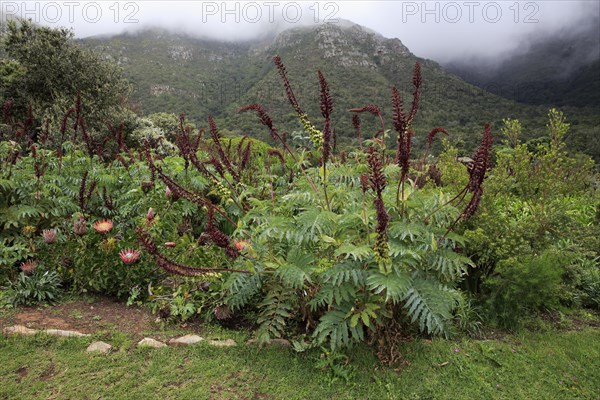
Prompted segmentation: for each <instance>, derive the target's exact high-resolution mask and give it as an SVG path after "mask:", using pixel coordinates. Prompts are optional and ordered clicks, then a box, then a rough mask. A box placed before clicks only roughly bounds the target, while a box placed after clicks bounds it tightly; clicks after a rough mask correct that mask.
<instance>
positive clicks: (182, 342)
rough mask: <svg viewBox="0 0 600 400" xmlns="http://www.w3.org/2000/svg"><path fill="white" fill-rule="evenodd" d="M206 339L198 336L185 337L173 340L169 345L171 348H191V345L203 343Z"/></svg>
mask: <svg viewBox="0 0 600 400" xmlns="http://www.w3.org/2000/svg"><path fill="white" fill-rule="evenodd" d="M203 340H204V338H203V337H200V336H198V335H185V336H182V337H178V338H173V339H171V340H169V344H170V345H171V346H189V345H191V344H196V343H198V342H201V341H203Z"/></svg>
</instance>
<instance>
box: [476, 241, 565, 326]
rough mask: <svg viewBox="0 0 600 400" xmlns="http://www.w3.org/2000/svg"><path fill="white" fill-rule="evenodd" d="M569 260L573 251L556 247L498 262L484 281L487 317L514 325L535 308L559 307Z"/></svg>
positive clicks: (500, 322) (536, 309)
mask: <svg viewBox="0 0 600 400" xmlns="http://www.w3.org/2000/svg"><path fill="white" fill-rule="evenodd" d="M570 262H571V256H570V255H568V254H567V255H565V254H564V253H562V252H558V251H556V250H547V251H545V252H544V253H542V254H540V255H537V256H519V257H518V258H517V257H510V258H508V259H506V260H502V261H501V262H499V263H498V265H497V266H496V269H495V273H494V274H493V275H491V276H489V277H487V278H486V279H485V280H484V282H483V288H482V291H483V298H484V299H485V302H486V303H485V304H486V308H487V316H488V318H490V319H491V320H492V322H495V323H496V324H498V325H499V326H502V327H505V328H514V327H517V326H519V323H520V321H521V320H522V318H523V317H525V316H527V315H530V314H531V313H533V312H536V311H543V310H552V309H556V308H557V307H558V306H559V304H560V293H561V282H562V276H563V274H564V273H565V268H566V266H567V265H569V263H570Z"/></svg>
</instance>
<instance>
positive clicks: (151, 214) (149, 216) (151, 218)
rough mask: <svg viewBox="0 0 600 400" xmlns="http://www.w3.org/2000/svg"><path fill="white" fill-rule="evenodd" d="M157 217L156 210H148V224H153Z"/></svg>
mask: <svg viewBox="0 0 600 400" xmlns="http://www.w3.org/2000/svg"><path fill="white" fill-rule="evenodd" d="M155 216H156V214H155V213H154V210H153V209H152V207H150V208H149V209H148V212H147V213H146V220H148V222H152V221H153V220H154V217H155Z"/></svg>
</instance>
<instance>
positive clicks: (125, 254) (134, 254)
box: [119, 249, 140, 264]
mask: <svg viewBox="0 0 600 400" xmlns="http://www.w3.org/2000/svg"><path fill="white" fill-rule="evenodd" d="M119 257H121V261H123V262H124V263H125V264H134V263H135V262H136V261H137V260H138V258H140V252H139V251H137V250H133V249H125V250H121V251H120V252H119Z"/></svg>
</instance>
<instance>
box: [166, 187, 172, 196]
mask: <svg viewBox="0 0 600 400" xmlns="http://www.w3.org/2000/svg"><path fill="white" fill-rule="evenodd" d="M165 196H166V198H167V199H170V198H172V197H173V192H172V191H171V189H169V187H168V186H167V188H166V189H165Z"/></svg>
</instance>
